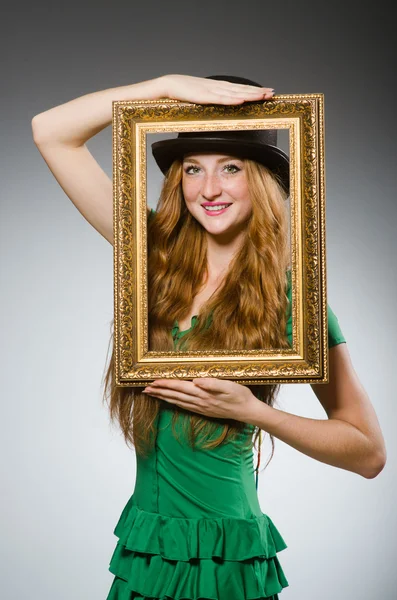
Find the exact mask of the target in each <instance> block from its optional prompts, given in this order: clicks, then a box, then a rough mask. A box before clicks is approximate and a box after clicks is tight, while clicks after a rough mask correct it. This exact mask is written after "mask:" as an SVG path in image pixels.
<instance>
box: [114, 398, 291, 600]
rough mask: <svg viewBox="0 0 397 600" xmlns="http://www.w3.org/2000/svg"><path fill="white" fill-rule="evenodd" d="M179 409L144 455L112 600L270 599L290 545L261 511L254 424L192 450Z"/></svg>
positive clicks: (161, 420)
mask: <svg viewBox="0 0 397 600" xmlns="http://www.w3.org/2000/svg"><path fill="white" fill-rule="evenodd" d="M172 414H173V408H172V405H171V404H168V403H165V402H164V403H162V407H161V410H160V413H159V416H158V419H157V423H156V428H157V434H156V444H155V448H154V450H153V451H152V452H151V453H150V454H149V456H148V457H147V458H142V457H140V456H138V455H137V457H136V458H137V474H136V482H135V489H134V493H133V494H132V496H131V497H130V499H129V500H128V502H127V504H126V505H125V507H124V509H123V511H122V513H121V516H120V518H119V520H118V522H117V525H116V527H115V529H114V534H115V535H116V536H117V537H118V538H119V539H118V542H117V545H116V548H115V550H114V553H113V555H112V558H111V561H110V565H109V570H110V572H111V573H113V574H114V580H113V583H112V586H111V589H110V591H109V595H108V596H107V600H121V599H122V600H127V599H128V600H130V599H131V598H141V597H142V598H145V599H149V598H150V599H152V598H155V599H160V598H161V599H163V598H164V599H180V600H182V599H194V600H199V599H200V600H201V599H205V598H208V599H217V600H231V599H232V598H236V599H237V598H238V599H250V600H253V599H258V600H259V599H264V598H269V597H272V596H274V595H276V594H278V593H279V592H280V591H281V590H282V589H283V588H284V587H287V586H288V581H287V579H286V577H285V575H284V572H283V569H282V567H281V565H280V563H279V560H278V557H277V553H278V552H280V551H281V550H283V549H284V548H286V543H285V542H284V540H283V538H282V536H281V534H280V533H279V531H278V529H277V528H276V527H275V525H274V524H273V522H272V520H271V519H270V517H268V516H267V515H266V514H265V513H263V512H262V511H261V508H260V505H259V501H258V496H257V492H256V487H255V473H254V464H253V451H252V449H251V448H244V442H245V441H246V440H247V437H250V436H252V432H253V427H252V426H251V425H247V427H246V428H245V429H244V430H243V431H242V432H241V433H240V434H239V436H238V437H237V439H236V440H234V441H232V442H227V443H225V444H222V445H221V446H218V447H216V448H213V449H202V448H200V447H196V448H194V449H193V448H191V446H190V445H189V444H188V442H187V440H186V439H185V437H184V436H183V429H182V425H181V423H180V421H177V423H176V429H177V432H178V434H179V436H180V440H178V439H177V438H176V437H175V436H174V434H173V432H172V427H171V419H172Z"/></svg>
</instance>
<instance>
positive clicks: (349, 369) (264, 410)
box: [144, 343, 386, 479]
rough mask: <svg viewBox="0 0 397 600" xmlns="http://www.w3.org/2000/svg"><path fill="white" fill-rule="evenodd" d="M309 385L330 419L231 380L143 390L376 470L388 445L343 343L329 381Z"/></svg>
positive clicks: (366, 471)
mask: <svg viewBox="0 0 397 600" xmlns="http://www.w3.org/2000/svg"><path fill="white" fill-rule="evenodd" d="M312 388H313V390H314V392H315V394H316V395H317V397H318V399H319V400H320V402H321V404H322V405H323V407H324V409H325V411H326V413H327V416H328V419H310V418H307V417H299V416H297V415H294V414H291V413H288V412H286V411H283V410H279V409H277V408H274V407H271V406H268V405H267V404H265V403H263V402H261V401H260V400H258V398H256V397H255V396H254V395H253V394H252V392H251V391H250V390H249V388H247V387H246V386H243V385H241V384H239V383H236V382H234V381H227V380H222V379H217V378H215V377H210V378H198V379H194V380H193V381H192V382H190V381H181V380H175V379H158V380H156V381H154V382H153V383H151V384H150V385H149V386H147V387H146V388H145V390H144V391H145V393H148V394H150V395H151V396H155V397H156V398H160V399H161V400H165V401H166V402H170V403H172V404H176V405H177V406H180V407H182V408H185V409H186V410H190V411H193V412H197V413H199V414H202V415H206V416H209V417H217V418H228V419H235V420H238V421H243V422H246V423H250V424H252V425H256V426H257V427H260V428H261V429H263V430H265V431H267V432H269V433H271V434H272V435H274V436H275V437H277V438H279V439H280V440H282V441H283V442H285V443H286V444H289V445H290V446H292V447H293V448H296V450H299V451H300V452H303V453H304V454H306V455H307V456H310V457H311V458H314V459H316V460H319V461H321V462H324V463H327V464H329V465H332V466H334V467H339V468H340V469H346V470H347V471H353V472H354V473H358V474H359V475H362V476H363V477H365V478H367V479H371V478H373V477H376V475H378V474H379V473H380V472H381V471H382V469H383V467H384V465H385V462H386V449H385V443H384V439H383V436H382V432H381V430H380V427H379V423H378V419H377V417H376V414H375V411H374V409H373V407H372V405H371V402H370V400H369V398H368V396H367V393H366V392H365V390H364V388H363V386H362V385H361V383H360V381H359V379H358V377H357V374H356V373H355V371H354V369H353V365H352V363H351V360H350V355H349V352H348V349H347V344H346V343H341V344H337V345H336V346H333V347H332V348H330V350H329V382H328V383H325V384H320V383H319V384H315V385H312Z"/></svg>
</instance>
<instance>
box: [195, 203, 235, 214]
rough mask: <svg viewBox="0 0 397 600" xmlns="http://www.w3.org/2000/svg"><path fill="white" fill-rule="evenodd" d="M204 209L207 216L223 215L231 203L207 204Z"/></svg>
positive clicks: (203, 205)
mask: <svg viewBox="0 0 397 600" xmlns="http://www.w3.org/2000/svg"><path fill="white" fill-rule="evenodd" d="M201 206H202V207H203V208H204V211H205V214H206V215H209V216H217V215H221V214H223V213H224V212H225V211H226V210H227V209H228V208H229V206H231V203H229V202H216V203H214V202H205V203H204V204H202V205H201Z"/></svg>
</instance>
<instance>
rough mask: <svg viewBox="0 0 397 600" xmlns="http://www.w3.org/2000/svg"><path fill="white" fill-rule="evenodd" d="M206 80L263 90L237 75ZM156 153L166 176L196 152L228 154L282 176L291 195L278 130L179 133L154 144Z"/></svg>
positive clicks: (286, 166) (284, 184)
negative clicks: (245, 159) (246, 159)
mask: <svg viewBox="0 0 397 600" xmlns="http://www.w3.org/2000/svg"><path fill="white" fill-rule="evenodd" d="M205 79H218V80H223V81H229V82H231V83H242V84H245V85H254V86H257V87H263V86H261V85H260V84H259V83H256V82H255V81H251V80H250V79H246V78H245V77H236V76H234V75H209V76H208V77H206V78H205ZM151 147H152V153H153V156H154V159H155V161H156V163H157V165H158V166H159V168H160V170H161V171H162V172H163V174H164V175H165V174H166V173H167V171H168V169H169V168H170V166H171V165H172V163H173V162H174V160H176V159H177V158H180V159H182V158H183V156H184V155H185V154H188V153H191V152H194V153H196V152H197V153H199V152H211V151H212V152H225V153H228V154H232V155H234V156H238V157H240V158H249V159H251V160H255V161H257V162H259V163H261V164H262V165H264V166H265V167H267V168H268V169H269V170H270V171H272V172H273V173H274V174H275V175H277V176H278V178H279V180H280V181H281V183H282V185H283V187H284V189H285V191H286V192H287V194H288V193H289V159H288V156H287V155H286V154H285V152H283V151H282V150H281V149H280V148H278V146H277V130H276V129H256V130H239V131H188V132H181V133H178V136H177V137H176V138H174V139H168V140H162V141H160V142H154V143H153V144H152V146H151Z"/></svg>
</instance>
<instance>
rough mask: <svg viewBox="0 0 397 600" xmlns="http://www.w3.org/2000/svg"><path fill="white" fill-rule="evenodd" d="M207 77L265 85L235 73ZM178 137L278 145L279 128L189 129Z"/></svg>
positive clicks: (259, 85)
mask: <svg viewBox="0 0 397 600" xmlns="http://www.w3.org/2000/svg"><path fill="white" fill-rule="evenodd" d="M205 79H216V80H218V81H219V80H221V81H229V82H230V83H242V84H244V85H254V86H256V87H263V86H261V84H260V83H256V81H252V80H251V79H246V78H245V77H237V76H235V75H209V76H208V77H205ZM177 137H178V138H186V139H192V138H194V139H200V138H205V139H209V138H210V139H214V140H220V141H221V140H225V141H227V140H236V139H237V140H238V139H241V141H244V142H252V143H254V144H266V145H270V146H277V129H233V130H228V131H224V130H223V131H222V130H220V131H187V132H180V133H178V136H177Z"/></svg>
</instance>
